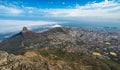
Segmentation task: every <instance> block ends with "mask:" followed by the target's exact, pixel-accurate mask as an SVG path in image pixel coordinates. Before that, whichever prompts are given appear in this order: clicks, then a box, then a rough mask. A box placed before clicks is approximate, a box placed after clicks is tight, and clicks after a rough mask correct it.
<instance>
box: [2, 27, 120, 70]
mask: <svg viewBox="0 0 120 70" xmlns="http://www.w3.org/2000/svg"><path fill="white" fill-rule="evenodd" d="M115 37H116V38H115ZM119 38H120V37H119V32H106V31H101V30H89V29H84V28H80V29H78V28H65V27H55V28H51V29H49V30H45V31H39V32H33V31H31V30H29V29H28V28H27V27H23V30H22V31H21V32H19V33H18V34H15V35H13V36H11V37H10V38H7V39H5V40H3V41H2V42H1V43H0V50H1V52H0V57H1V58H0V69H1V70H7V69H8V70H120V62H119V61H120V54H119V52H120V50H119V47H120V40H119ZM112 47H114V49H112ZM111 49H112V50H111ZM3 51H6V52H3ZM7 52H8V53H9V54H8V53H7ZM13 54H14V55H13ZM4 59H5V60H4ZM11 65H13V66H11Z"/></svg>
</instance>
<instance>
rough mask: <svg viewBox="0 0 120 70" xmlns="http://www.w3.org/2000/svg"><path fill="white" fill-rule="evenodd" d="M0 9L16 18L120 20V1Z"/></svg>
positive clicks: (1, 7)
mask: <svg viewBox="0 0 120 70" xmlns="http://www.w3.org/2000/svg"><path fill="white" fill-rule="evenodd" d="M0 10H1V11H0V15H2V16H4V15H5V16H6V14H7V15H9V16H10V17H13V16H14V15H15V16H17V17H16V18H19V17H20V16H23V19H24V18H25V19H26V18H28V19H29V18H30V17H36V18H37V19H39V18H41V17H49V18H50V17H51V18H52V17H57V18H59V19H60V17H62V18H63V17H64V18H65V19H68V18H73V19H75V18H81V17H86V18H88V17H89V18H93V20H94V19H96V18H101V19H104V20H108V21H110V20H111V19H112V20H120V3H117V2H115V1H107V0H106V2H100V3H96V2H93V3H89V4H86V5H84V6H80V5H78V4H77V5H76V7H74V8H72V9H40V8H34V7H25V6H23V7H22V8H17V7H6V6H0ZM62 18H61V19H62ZM87 20H88V19H86V21H87Z"/></svg>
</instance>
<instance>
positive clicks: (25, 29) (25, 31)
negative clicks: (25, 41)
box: [22, 27, 30, 33]
mask: <svg viewBox="0 0 120 70" xmlns="http://www.w3.org/2000/svg"><path fill="white" fill-rule="evenodd" d="M29 31H30V30H29V29H28V28H27V27H23V30H22V33H27V32H29Z"/></svg>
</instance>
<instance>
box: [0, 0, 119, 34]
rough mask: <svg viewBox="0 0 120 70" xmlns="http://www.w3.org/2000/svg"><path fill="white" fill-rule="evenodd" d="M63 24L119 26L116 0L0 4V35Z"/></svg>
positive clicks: (6, 1) (10, 0)
mask: <svg viewBox="0 0 120 70" xmlns="http://www.w3.org/2000/svg"><path fill="white" fill-rule="evenodd" d="M65 22H73V23H76V22H77V23H81V22H86V23H95V24H100V23H104V24H105V23H111V24H116V23H119V24H120V0H0V29H2V30H0V32H4V30H5V29H6V28H13V27H16V26H18V28H19V27H23V26H25V25H26V26H32V25H42V24H46V25H47V24H54V23H56V24H57V23H58V24H59V23H65ZM7 30H9V29H7Z"/></svg>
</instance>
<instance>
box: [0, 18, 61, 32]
mask: <svg viewBox="0 0 120 70" xmlns="http://www.w3.org/2000/svg"><path fill="white" fill-rule="evenodd" d="M57 24H60V22H50V21H24V20H0V33H6V32H15V31H20V30H21V29H22V28H23V27H24V26H25V27H28V28H32V27H33V26H46V25H57Z"/></svg>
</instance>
